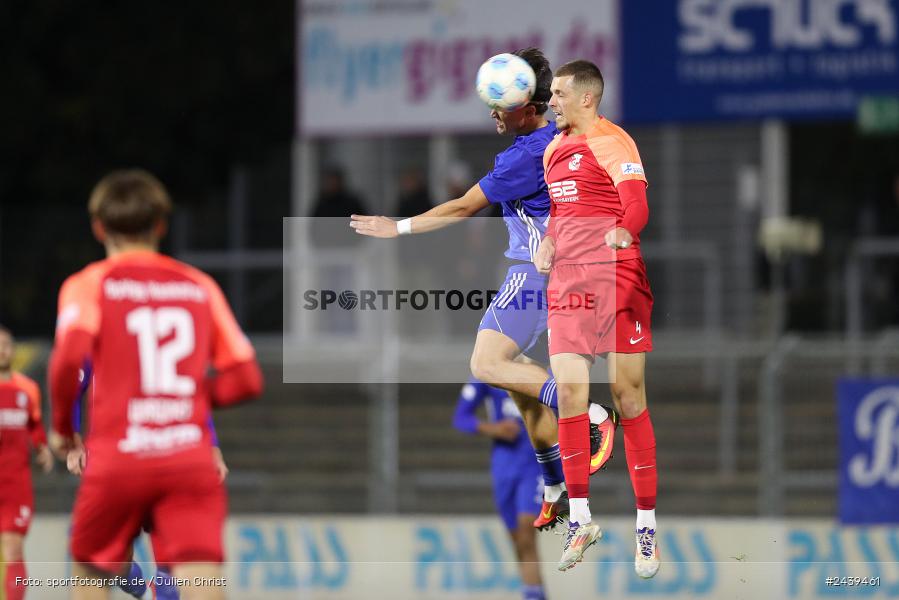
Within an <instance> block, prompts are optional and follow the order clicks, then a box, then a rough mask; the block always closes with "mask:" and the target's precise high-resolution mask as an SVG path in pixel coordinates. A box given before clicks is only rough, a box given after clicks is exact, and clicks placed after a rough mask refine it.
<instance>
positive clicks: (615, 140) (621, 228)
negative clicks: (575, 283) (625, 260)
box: [587, 134, 649, 250]
mask: <svg viewBox="0 0 899 600" xmlns="http://www.w3.org/2000/svg"><path fill="white" fill-rule="evenodd" d="M587 144H588V146H589V147H590V150H591V151H592V152H593V156H594V158H596V162H597V163H599V166H600V167H602V168H603V169H604V170H605V171H606V173H607V174H608V175H609V178H610V179H611V180H612V183H614V184H615V189H616V190H617V191H618V198H619V200H620V202H621V208H622V219H621V221H620V222H619V223H617V224H616V227H615V228H613V229H611V230H610V231H608V232H607V233H606V235H605V242H606V245H608V246H609V247H610V248H612V249H613V250H619V249H623V248H628V247H629V246H630V245H631V244H632V243H633V241H634V238H635V237H636V236H637V235H639V233H640V231H642V230H643V228H644V227H645V226H646V222H647V221H648V220H649V204H648V203H647V201H646V186H647V182H646V174H645V173H644V171H643V163H642V161H641V159H640V153H639V152H638V151H637V145H636V144H635V143H634V141H633V140H632V139H631V138H630V136H628V135H626V134H624V135H618V136H601V137H597V138H593V139H591V140H589V141H588V142H587Z"/></svg>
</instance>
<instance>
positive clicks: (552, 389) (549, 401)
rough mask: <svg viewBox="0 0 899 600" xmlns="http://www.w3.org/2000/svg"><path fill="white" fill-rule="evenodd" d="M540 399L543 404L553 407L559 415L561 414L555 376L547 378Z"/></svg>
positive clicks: (541, 389)
mask: <svg viewBox="0 0 899 600" xmlns="http://www.w3.org/2000/svg"><path fill="white" fill-rule="evenodd" d="M539 400H540V402H541V403H542V404H545V405H547V406H548V407H550V408H551V409H553V412H554V413H556V416H557V417H558V416H559V396H558V395H557V394H556V379H555V377H550V378H549V379H547V380H546V383H544V384H543V387H541V388H540V398H539Z"/></svg>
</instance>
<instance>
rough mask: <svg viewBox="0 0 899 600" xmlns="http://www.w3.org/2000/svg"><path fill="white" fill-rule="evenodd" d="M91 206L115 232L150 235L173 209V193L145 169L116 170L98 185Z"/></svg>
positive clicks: (91, 211) (130, 235) (88, 208)
mask: <svg viewBox="0 0 899 600" xmlns="http://www.w3.org/2000/svg"><path fill="white" fill-rule="evenodd" d="M87 210H88V212H89V213H90V215H91V218H94V219H98V220H99V221H100V222H101V223H102V224H103V227H104V228H105V229H106V230H107V231H108V232H109V233H111V234H118V235H125V236H129V237H143V236H146V235H149V234H150V233H151V232H152V231H153V228H154V227H155V226H156V224H157V223H159V222H160V221H164V220H165V219H167V218H168V216H169V214H170V213H171V212H172V201H171V200H170V199H169V193H168V192H167V191H166V189H165V186H164V185H162V182H160V181H159V180H158V179H157V178H156V177H154V176H153V175H152V174H150V173H148V172H147V171H144V170H143V169H124V170H119V171H113V172H112V173H110V174H108V175H107V176H105V177H104V178H103V179H101V180H100V182H99V183H97V185H96V186H94V189H93V191H92V192H91V197H90V200H89V201H88V203H87Z"/></svg>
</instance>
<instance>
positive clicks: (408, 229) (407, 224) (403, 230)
mask: <svg viewBox="0 0 899 600" xmlns="http://www.w3.org/2000/svg"><path fill="white" fill-rule="evenodd" d="M396 232H397V234H399V235H409V234H410V233H412V219H411V218H409V219H403V220H402V221H397V222H396Z"/></svg>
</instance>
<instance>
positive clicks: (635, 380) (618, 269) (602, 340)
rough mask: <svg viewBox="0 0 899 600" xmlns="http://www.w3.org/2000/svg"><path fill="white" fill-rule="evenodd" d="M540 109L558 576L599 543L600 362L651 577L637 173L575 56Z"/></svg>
mask: <svg viewBox="0 0 899 600" xmlns="http://www.w3.org/2000/svg"><path fill="white" fill-rule="evenodd" d="M551 89H552V93H553V95H552V98H551V100H550V103H549V104H550V107H551V108H552V109H553V111H554V112H555V113H556V127H558V129H559V130H560V131H561V133H560V134H559V135H557V136H556V137H555V139H554V140H553V141H552V142H550V144H549V146H547V148H546V152H545V153H544V159H543V164H544V172H545V177H546V183H547V185H548V188H549V195H550V199H551V200H552V207H551V209H550V215H551V217H550V223H549V227H548V228H547V232H546V235H545V236H544V238H543V241H542V242H541V245H540V248H539V249H538V251H537V255H536V256H535V258H534V263H535V265H536V267H537V269H538V270H540V271H541V272H544V273H549V274H550V279H549V284H548V286H547V295H548V297H549V303H550V304H549V313H548V323H547V324H548V334H549V354H550V364H551V366H552V370H553V373H554V374H555V377H556V386H557V393H558V402H559V448H560V450H561V455H562V468H563V470H564V473H565V483H566V485H567V487H568V494H569V502H570V511H571V512H570V517H569V531H568V535H567V538H566V543H565V548H564V550H563V553H562V558H561V560H560V562H559V569H560V570H565V569H568V568H570V567H572V566H574V565H575V564H576V563H577V562H578V561H579V560H581V558H582V557H583V553H584V550H586V549H587V548H588V547H589V546H590V545H592V544H593V543H594V542H596V540H597V539H599V538H600V537H601V535H602V532H601V530H600V528H599V526H598V525H596V524H593V523H592V520H591V515H590V508H589V503H588V502H589V500H588V496H589V485H588V477H589V466H590V464H589V456H590V432H589V419H588V415H587V408H588V394H589V389H590V368H591V366H592V364H593V361H594V358H595V357H596V356H598V355H602V356H607V357H608V359H609V361H608V365H609V381H610V383H611V393H612V399H613V400H614V402H615V407H616V409H617V410H618V411H619V412H620V414H621V421H620V425H621V428H622V430H623V431H624V449H625V454H626V456H627V465H628V471H629V473H630V477H631V483H632V485H633V488H634V495H635V496H636V503H637V526H636V540H637V550H636V558H635V564H634V566H635V569H636V572H637V575H639V576H640V577H652V576H654V575H655V574H656V572H657V571H658V568H659V555H658V547H657V545H656V540H655V535H656V523H655V503H656V482H657V475H656V452H655V446H656V444H655V435H654V433H653V428H652V422H651V421H650V419H649V412H648V410H647V408H646V389H645V386H644V370H645V353H646V352H649V351H650V350H652V332H651V329H650V316H651V312H652V293H651V292H650V289H649V281H648V280H647V277H646V267H645V265H644V264H643V259H642V258H641V255H640V237H639V234H640V231H641V229H643V227H644V226H645V225H646V222H647V219H648V217H649V209H648V205H647V201H646V177H645V175H644V171H643V165H642V163H641V161H640V155H639V153H638V152H637V147H636V145H635V144H634V141H633V140H632V139H631V137H630V136H629V135H628V134H627V133H626V132H625V131H624V130H623V129H621V128H620V127H618V126H617V125H615V124H613V123H611V122H609V121H608V120H607V119H605V118H604V117H601V116H599V115H598V114H597V111H598V109H599V103H600V100H601V99H602V93H603V78H602V73H601V72H600V70H599V68H598V67H596V65H594V64H593V63H590V62H588V61H584V60H577V61H573V62H570V63H567V64H565V65H563V66H562V67H560V68H559V69H558V70H556V73H555V78H554V79H553V83H552V87H551Z"/></svg>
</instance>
